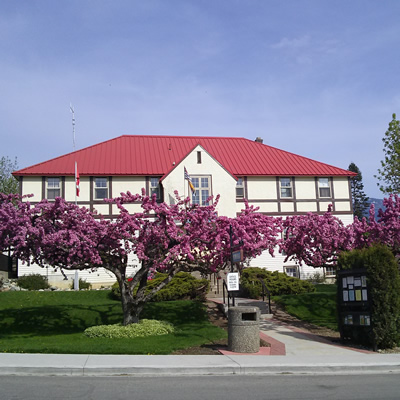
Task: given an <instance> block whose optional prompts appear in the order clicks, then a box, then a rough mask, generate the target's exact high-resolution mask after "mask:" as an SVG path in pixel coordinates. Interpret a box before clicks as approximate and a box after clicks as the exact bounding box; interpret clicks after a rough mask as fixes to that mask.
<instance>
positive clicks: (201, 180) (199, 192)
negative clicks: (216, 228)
mask: <svg viewBox="0 0 400 400" xmlns="http://www.w3.org/2000/svg"><path fill="white" fill-rule="evenodd" d="M190 178H191V180H192V184H193V186H194V188H195V191H194V192H193V193H192V203H193V204H199V205H200V206H207V205H208V203H207V202H206V200H207V199H208V198H209V197H210V196H212V190H211V175H191V176H190ZM206 180H207V184H206Z"/></svg>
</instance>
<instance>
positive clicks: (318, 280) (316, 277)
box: [307, 272, 325, 283]
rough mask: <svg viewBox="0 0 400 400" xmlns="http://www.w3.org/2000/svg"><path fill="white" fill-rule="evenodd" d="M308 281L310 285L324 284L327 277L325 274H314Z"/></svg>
mask: <svg viewBox="0 0 400 400" xmlns="http://www.w3.org/2000/svg"><path fill="white" fill-rule="evenodd" d="M307 281H308V282H310V283H324V282H325V277H324V275H323V274H321V273H319V272H314V273H313V274H312V275H310V276H309V277H308V278H307Z"/></svg>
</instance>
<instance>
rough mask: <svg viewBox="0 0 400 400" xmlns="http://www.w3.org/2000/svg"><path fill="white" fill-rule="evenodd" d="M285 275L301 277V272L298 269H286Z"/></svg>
mask: <svg viewBox="0 0 400 400" xmlns="http://www.w3.org/2000/svg"><path fill="white" fill-rule="evenodd" d="M284 270H285V274H286V275H288V276H292V277H293V278H298V277H299V270H298V268H297V267H284Z"/></svg>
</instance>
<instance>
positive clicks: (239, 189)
mask: <svg viewBox="0 0 400 400" xmlns="http://www.w3.org/2000/svg"><path fill="white" fill-rule="evenodd" d="M236 198H238V199H243V198H244V179H243V178H242V177H239V178H238V180H237V182H236Z"/></svg>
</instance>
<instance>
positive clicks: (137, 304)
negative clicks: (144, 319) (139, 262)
mask: <svg viewBox="0 0 400 400" xmlns="http://www.w3.org/2000/svg"><path fill="white" fill-rule="evenodd" d="M138 274H139V275H142V277H141V279H140V285H139V290H138V291H137V293H136V295H133V287H134V286H135V285H132V284H131V283H130V282H128V280H127V279H126V276H125V273H124V272H122V273H121V271H118V273H116V274H115V275H116V277H117V281H118V284H119V288H120V292H121V304H122V312H123V317H124V320H123V325H129V324H137V323H138V322H139V316H140V313H141V312H142V310H143V307H144V305H145V301H144V290H140V289H141V287H140V286H146V283H147V272H146V271H142V270H140V271H138Z"/></svg>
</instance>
